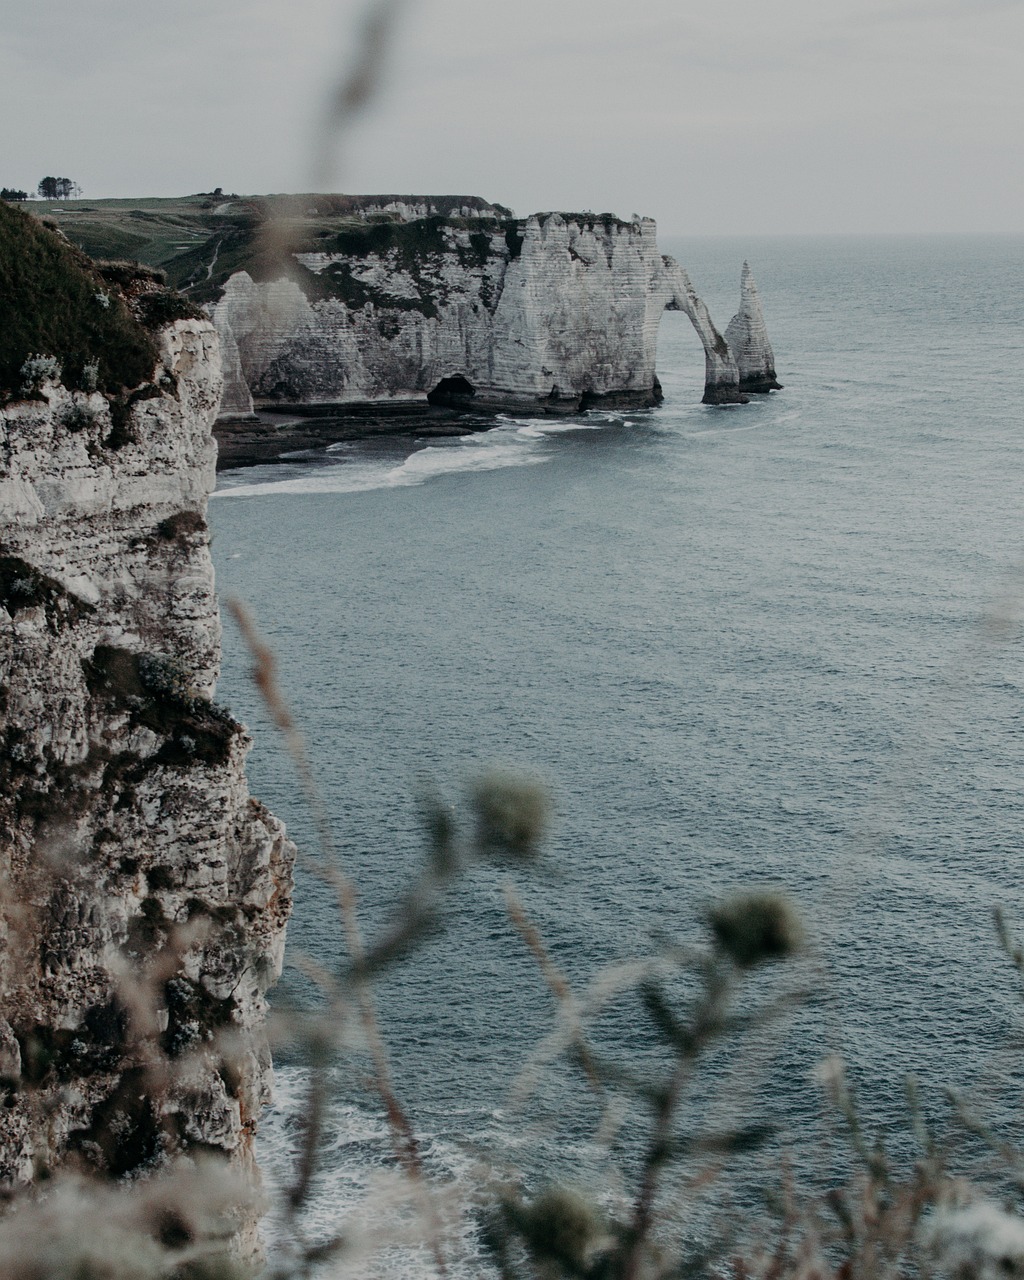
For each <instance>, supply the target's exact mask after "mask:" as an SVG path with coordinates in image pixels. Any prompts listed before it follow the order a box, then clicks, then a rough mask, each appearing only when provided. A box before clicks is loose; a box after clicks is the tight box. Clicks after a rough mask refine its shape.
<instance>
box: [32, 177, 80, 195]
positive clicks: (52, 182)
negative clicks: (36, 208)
mask: <svg viewBox="0 0 1024 1280" xmlns="http://www.w3.org/2000/svg"><path fill="white" fill-rule="evenodd" d="M36 190H37V191H38V192H39V195H40V196H41V197H42V199H43V200H70V199H72V197H77V196H80V195H81V194H82V188H81V187H80V186H79V185H78V183H77V182H74V181H72V179H71V178H43V179H42V180H41V181H40V183H39V186H38V187H37V188H36Z"/></svg>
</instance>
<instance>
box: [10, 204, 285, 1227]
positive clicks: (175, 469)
mask: <svg viewBox="0 0 1024 1280" xmlns="http://www.w3.org/2000/svg"><path fill="white" fill-rule="evenodd" d="M11 219H22V220H23V221H22V222H13V221H11ZM28 222H29V219H27V218H26V217H25V216H24V215H22V214H15V213H13V212H12V211H9V210H6V209H0V313H2V314H0V319H5V320H6V321H7V325H6V327H5V329H4V334H3V335H2V337H0V348H2V349H0V367H2V366H4V365H5V362H6V368H7V371H8V375H7V385H8V388H9V389H8V393H7V395H6V398H5V402H0V1078H2V1089H3V1093H4V1112H3V1115H4V1119H3V1124H2V1125H0V1190H2V1191H3V1192H4V1193H5V1194H7V1195H10V1194H13V1193H14V1192H16V1191H17V1189H18V1188H19V1187H21V1186H23V1185H24V1184H27V1183H29V1182H30V1181H32V1180H33V1179H35V1178H39V1177H41V1176H45V1175H47V1174H49V1173H51V1172H52V1171H54V1170H55V1169H57V1168H58V1167H60V1166H61V1165H62V1164H66V1163H67V1162H69V1161H71V1162H72V1163H74V1164H76V1165H78V1166H85V1167H87V1168H92V1169H95V1170H97V1171H100V1172H102V1173H106V1174H110V1175H124V1174H130V1173H133V1172H135V1171H138V1170H141V1169H145V1168H150V1167H153V1166H154V1165H155V1164H158V1163H159V1162H160V1161H161V1160H162V1159H163V1158H165V1157H166V1156H168V1155H172V1154H173V1153H174V1152H176V1151H195V1150H202V1151H207V1152H215V1153H220V1154H222V1155H224V1156H225V1157H227V1158H229V1159H230V1160H231V1161H232V1162H233V1163H234V1164H235V1165H236V1166H241V1167H247V1166H248V1165H249V1164H250V1163H251V1160H252V1138H253V1133H254V1129H255V1125H256V1121H257V1117H258V1114H259V1110H260V1107H261V1106H262V1104H263V1103H264V1102H265V1101H266V1100H267V1097H268V1090H269V1082H270V1063H269V1055H268V1052H267V1047H266V1040H265V1035H264V1031H263V1021H264V1014H265V1002H264V994H263V993H264V991H265V989H266V987H267V986H268V984H269V983H270V982H271V981H272V980H273V979H274V977H275V976H276V974H277V973H278V972H279V970H280V966H281V960H282V949H283V944H284V930H285V923H286V920H287V917H288V912H289V907H290V892H291V866H292V860H293V855H294V848H293V846H292V845H291V844H290V842H288V841H287V840H286V839H285V836H284V832H283V828H282V827H281V824H280V823H279V822H278V821H277V820H276V819H275V818H274V817H273V816H272V815H271V814H269V813H268V812H267V811H266V810H265V809H264V808H263V806H262V805H260V804H259V803H258V802H257V801H255V800H254V799H252V798H251V797H250V796H249V794H248V789H247V786H246V781H245V772H244V761H245V756H246V752H247V750H248V747H249V740H248V737H247V735H246V733H245V730H244V729H243V727H242V726H241V725H239V724H238V723H236V722H235V721H234V720H233V719H232V717H231V716H230V715H229V714H228V713H227V712H226V711H225V710H223V709H222V708H220V707H218V706H217V705H216V704H215V703H214V702H213V701H212V697H213V692H214V681H215V678H216V675H217V670H218V662H219V653H220V624H219V619H218V612H217V601H216V597H215V595H214V584H213V567H212V563H211V560H210V553H209V534H208V530H207V526H206V520H205V512H206V501H207V497H208V494H209V492H210V490H211V488H212V486H213V481H214V463H215V450H214V445H213V442H212V439H211V435H210V427H211V423H212V421H213V418H214V417H215V415H216V413H217V409H218V405H219V400H220V391H221V373H220V360H219V356H218V344H217V337H216V333H215V332H214V329H213V327H212V325H210V324H209V322H208V321H206V320H204V319H196V318H189V317H187V316H186V317H184V318H179V319H171V320H170V321H169V322H168V323H161V322H160V321H161V317H165V316H167V315H173V314H174V312H175V310H176V307H177V304H176V303H175V301H174V299H173V298H172V297H171V296H170V295H164V294H161V293H160V292H159V291H155V290H151V291H148V292H146V293H144V295H143V296H140V297H135V298H134V300H133V301H132V306H131V307H129V306H128V305H127V303H126V299H125V295H124V293H123V291H121V290H119V289H118V288H117V287H116V286H115V284H114V283H112V282H111V281H109V280H107V279H104V278H102V277H99V276H97V275H96V274H95V273H92V274H90V272H91V271H92V269H91V268H90V267H89V266H88V265H87V264H85V263H84V260H78V259H77V258H76V257H75V256H74V255H72V254H71V253H70V250H68V249H67V247H66V246H64V245H61V244H60V243H59V242H58V241H57V238H56V237H52V236H51V237H49V238H48V239H43V240H40V239H39V236H40V235H41V236H43V237H48V233H45V232H42V231H41V230H40V231H38V232H33V233H32V237H30V238H29V239H26V230H25V225H24V224H27V223H28ZM40 273H41V274H40ZM115 274H116V273H115ZM34 279H35V280H37V281H39V282H40V292H39V293H38V294H37V295H36V296H35V297H33V295H32V293H31V287H32V282H33V280H34ZM122 283H123V282H122ZM126 288H128V294H129V295H130V294H131V288H130V286H127V285H126ZM26 289H28V290H29V292H28V293H26ZM62 291H63V292H62ZM41 298H42V299H45V300H46V301H45V303H43V302H40V299H41ZM47 306H49V307H50V310H51V311H54V312H55V313H57V314H58V315H63V316H64V323H63V325H62V327H59V329H58V330H56V331H55V336H54V342H55V343H58V342H59V341H60V335H61V333H63V335H64V338H65V341H66V343H67V344H68V349H67V350H66V351H62V350H60V349H55V348H51V349H50V351H47V352H45V353H43V352H40V351H39V350H38V347H36V348H35V350H34V351H33V354H32V357H31V358H30V359H28V360H26V361H25V362H24V363H23V365H22V374H21V377H22V382H21V385H20V386H15V387H11V386H10V383H11V378H10V376H9V370H10V367H11V364H12V361H13V362H14V363H17V360H18V359H19V354H18V352H17V349H16V342H15V338H13V337H12V336H11V335H12V333H13V332H14V330H15V329H16V328H17V327H18V326H21V327H22V329H24V330H25V332H30V333H31V335H32V339H33V340H35V341H37V342H38V341H42V338H41V337H40V335H41V334H42V335H45V333H46V332H47V328H46V326H47V325H48V324H50V323H51V322H53V321H54V316H52V315H49V314H41V313H42V311H44V310H45V309H46V307H47ZM89 308H92V309H93V310H92V311H90V310H89ZM19 309H20V310H19ZM178 309H179V310H180V308H178ZM30 312H31V314H29V313H30ZM140 315H148V317H149V318H150V320H151V322H152V323H151V325H150V326H149V327H148V328H147V327H146V326H144V325H139V324H138V323H137V320H138V317H139V316H140ZM83 317H84V318H83ZM115 321H116V324H117V325H118V326H119V330H118V331H119V333H120V334H121V346H120V347H115V346H114V345H112V343H111V341H110V340H109V335H108V339H107V340H106V344H105V345H104V343H103V341H101V338H102V334H101V333H100V331H101V329H102V326H103V325H110V324H112V323H114V322H115ZM33 326H35V327H34V328H33ZM98 335H99V336H98ZM22 340H23V341H28V340H29V339H28V338H25V337H24V334H22ZM76 344H78V345H76ZM90 344H92V349H91V350H90ZM115 357H116V358H117V360H121V361H122V363H121V364H120V365H119V364H117V361H116V360H115ZM138 360H141V361H143V363H144V365H145V367H146V368H147V374H146V380H145V381H144V382H141V383H140V384H139V385H136V386H132V385H131V384H130V383H125V382H124V381H122V379H123V377H124V374H125V369H126V368H132V369H135V368H136V367H137V366H136V365H133V364H132V361H138ZM124 361H127V364H125V363H123V362H124ZM60 363H63V364H64V365H66V368H64V369H63V370H62V369H61V368H59V367H58V366H59V364H60ZM61 378H62V379H63V380H61ZM69 384H70V386H69ZM75 384H77V387H76V385H75ZM83 384H84V385H83ZM104 385H106V388H107V389H106V391H105V392H104V390H102V389H90V388H94V387H97V386H99V387H100V388H102V387H103V386H104ZM112 388H117V389H116V390H114V389H112ZM252 1225H253V1224H252V1222H251V1221H250V1222H249V1223H248V1227H249V1228H250V1229H251V1228H252Z"/></svg>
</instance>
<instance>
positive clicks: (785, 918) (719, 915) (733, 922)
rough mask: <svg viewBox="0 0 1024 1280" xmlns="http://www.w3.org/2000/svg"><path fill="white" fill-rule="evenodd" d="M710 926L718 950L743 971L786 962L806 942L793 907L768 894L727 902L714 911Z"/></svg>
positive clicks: (777, 895)
mask: <svg viewBox="0 0 1024 1280" xmlns="http://www.w3.org/2000/svg"><path fill="white" fill-rule="evenodd" d="M708 923H709V924H710V926H711V932H712V933H713V934H714V936H715V943H716V944H717V946H718V947H719V948H720V949H721V950H722V951H723V952H725V954H726V955H727V956H728V957H729V958H730V959H731V960H732V961H733V963H734V964H737V965H739V966H740V968H742V969H749V968H751V967H752V966H753V965H756V964H761V963H762V962H763V961H765V960H782V959H785V957H786V956H790V955H792V954H793V953H794V952H795V951H799V950H800V948H801V947H802V946H803V942H804V929H803V924H802V923H801V921H800V917H799V916H798V915H797V913H796V909H795V908H794V906H793V904H792V903H791V902H790V901H789V900H788V899H787V898H784V897H783V896H782V894H780V893H772V892H770V891H767V890H754V891H752V892H749V893H739V894H736V895H735V896H734V897H731V898H727V899H726V900H725V902H721V903H719V904H718V906H716V907H712V908H711V910H710V911H709V912H708Z"/></svg>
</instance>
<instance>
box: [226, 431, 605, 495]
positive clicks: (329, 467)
mask: <svg viewBox="0 0 1024 1280" xmlns="http://www.w3.org/2000/svg"><path fill="white" fill-rule="evenodd" d="M604 425H605V422H604V420H600V421H594V422H586V423H581V422H566V421H564V420H563V419H554V420H553V419H549V418H537V419H532V418H531V419H514V418H501V417H499V419H498V425H497V426H496V427H494V428H492V429H491V430H490V431H481V432H477V433H475V434H473V435H469V436H459V437H453V438H452V439H451V440H446V441H445V442H444V443H443V444H432V445H428V446H427V447H426V448H423V449H418V450H416V451H415V452H414V453H411V454H410V455H409V456H408V457H407V458H406V459H405V460H404V461H403V462H400V463H398V464H397V465H396V464H395V463H394V462H393V461H392V460H391V459H386V460H385V459H379V460H378V459H367V458H366V456H365V453H364V452H360V450H359V448H358V446H357V445H355V446H354V445H353V444H351V443H350V442H348V441H345V442H342V443H341V444H338V445H330V446H329V447H328V448H327V449H326V450H325V451H324V452H322V453H318V454H315V455H312V456H310V457H309V459H308V462H307V463H306V465H304V466H303V465H301V464H299V465H295V464H292V465H289V466H288V467H287V469H285V468H282V467H281V466H280V464H272V465H269V466H265V467H259V468H252V469H245V470H242V469H239V470H234V471H225V472H223V473H222V474H221V476H220V478H219V484H218V488H217V491H216V493H215V494H214V495H213V496H214V497H217V498H260V497H266V496H267V495H269V494H315V493H359V492H364V491H366V490H370V489H391V488H400V487H403V486H406V485H417V484H424V483H426V482H427V481H428V480H434V479H437V478H438V477H440V476H447V475H458V474H459V473H460V472H469V471H496V470H500V469H502V468H505V467H528V466H535V465H536V464H538V463H541V462H546V461H547V460H548V458H549V456H550V454H549V453H547V452H546V451H545V450H544V449H543V448H542V447H541V446H542V444H543V441H544V439H545V437H547V436H551V435H558V434H561V433H563V432H567V431H587V430H598V429H599V428H600V427H602V426H604ZM254 472H255V475H254ZM256 477H258V478H256Z"/></svg>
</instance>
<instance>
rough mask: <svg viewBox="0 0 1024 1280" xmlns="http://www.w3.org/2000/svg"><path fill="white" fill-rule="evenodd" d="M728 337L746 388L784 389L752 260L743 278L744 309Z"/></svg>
mask: <svg viewBox="0 0 1024 1280" xmlns="http://www.w3.org/2000/svg"><path fill="white" fill-rule="evenodd" d="M725 340H726V342H727V343H728V344H729V349H730V350H731V351H732V353H733V355H734V356H735V359H736V368H737V371H738V373H739V381H740V389H741V390H742V391H756V392H768V391H779V390H781V389H782V384H781V383H779V382H778V381H777V380H776V377H775V353H774V352H773V351H772V344H771V343H770V342H769V341H768V331H767V329H766V328H765V325H764V313H763V312H762V310H761V297H760V294H759V293H758V292H757V285H756V284H755V283H754V277H753V274H752V273H751V270H750V264H749V263H748V262H744V264H743V273H742V276H741V278H740V309H739V311H737V312H736V314H735V315H734V316H733V318H732V319H731V320H730V321H729V327H728V328H727V329H726V331H725Z"/></svg>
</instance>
